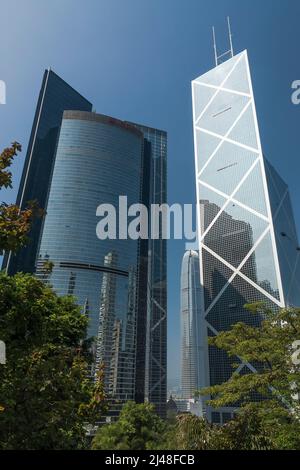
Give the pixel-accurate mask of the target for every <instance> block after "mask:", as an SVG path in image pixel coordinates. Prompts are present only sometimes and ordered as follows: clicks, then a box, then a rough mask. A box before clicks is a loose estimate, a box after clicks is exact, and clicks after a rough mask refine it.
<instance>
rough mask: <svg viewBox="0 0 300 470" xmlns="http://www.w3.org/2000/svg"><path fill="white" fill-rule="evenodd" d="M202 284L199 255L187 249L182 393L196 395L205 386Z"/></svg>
mask: <svg viewBox="0 0 300 470" xmlns="http://www.w3.org/2000/svg"><path fill="white" fill-rule="evenodd" d="M201 293H202V292H201V287H200V265H199V255H198V253H197V252H196V251H191V250H190V251H186V252H185V254H184V256H183V259H182V267H181V310H180V323H181V393H182V397H183V398H185V399H187V400H188V399H190V398H193V397H194V393H195V391H196V390H199V388H200V385H201V373H202V363H201V359H202V354H201V351H202V348H203V334H202V331H201V328H202V325H201V312H202V309H201Z"/></svg>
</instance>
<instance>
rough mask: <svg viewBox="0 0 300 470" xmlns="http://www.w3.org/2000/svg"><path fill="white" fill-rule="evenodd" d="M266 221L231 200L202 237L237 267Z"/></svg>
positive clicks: (212, 248) (266, 224)
mask: <svg viewBox="0 0 300 470" xmlns="http://www.w3.org/2000/svg"><path fill="white" fill-rule="evenodd" d="M267 226H268V222H266V221H265V220H263V219H261V218H260V217H257V216H256V215H254V214H252V213H251V212H249V211H248V210H246V209H243V208H242V207H240V206H239V205H237V204H235V203H233V202H232V201H231V202H229V204H228V205H227V206H226V207H225V209H224V210H223V212H222V213H221V215H220V216H219V217H218V219H217V220H216V221H215V223H214V224H213V226H212V227H211V229H210V230H209V232H208V234H207V235H206V236H205V238H204V244H205V245H206V246H207V247H208V248H210V249H211V250H213V251H214V252H215V253H217V254H218V255H219V256H221V258H223V259H224V260H225V261H227V262H228V263H230V264H231V265H232V266H234V267H235V268H238V267H239V265H240V264H241V263H242V261H243V260H244V259H245V257H246V256H247V254H248V253H249V251H250V250H251V249H252V247H253V245H254V244H255V243H256V241H257V240H258V238H259V237H260V236H261V235H262V234H263V232H264V231H265V230H266V228H267Z"/></svg>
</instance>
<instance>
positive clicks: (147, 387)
mask: <svg viewBox="0 0 300 470" xmlns="http://www.w3.org/2000/svg"><path fill="white" fill-rule="evenodd" d="M133 125H134V126H136V127H137V128H138V129H139V130H140V131H141V132H142V133H143V136H144V146H143V155H144V156H143V164H142V165H143V171H142V181H141V184H142V190H141V202H142V203H143V204H144V205H145V206H146V207H148V213H149V214H150V206H151V204H159V205H161V204H165V203H166V202H167V134H166V132H164V131H161V130H159V129H153V128H151V127H147V126H142V125H139V124H133ZM159 230H160V236H161V235H162V227H159ZM139 245H140V261H139V262H140V276H139V278H140V279H139V319H140V320H139V322H138V330H137V341H138V343H137V376H136V401H137V402H140V401H143V396H144V397H145V398H146V400H147V401H149V402H151V403H153V404H155V407H156V410H157V411H158V413H159V414H160V415H161V416H163V417H164V416H165V415H166V401H167V241H166V240H164V239H163V238H162V237H160V238H159V239H153V240H152V239H150V238H149V239H148V240H140V242H139ZM145 293H147V295H146V296H145ZM144 337H146V350H145V344H144V339H143V338H144ZM144 376H145V381H144V378H143V377H144Z"/></svg>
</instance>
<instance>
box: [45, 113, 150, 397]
mask: <svg viewBox="0 0 300 470" xmlns="http://www.w3.org/2000/svg"><path fill="white" fill-rule="evenodd" d="M143 140H144V139H143V134H142V132H141V131H139V130H138V129H137V128H136V127H134V126H131V125H129V124H127V123H124V122H122V121H119V120H117V119H113V118H110V117H107V116H103V115H99V114H95V113H90V112H82V111H65V112H64V115H63V120H62V125H61V130H60V136H59V141H58V146H57V152H56V161H55V166H54V170H53V176H52V184H51V189H50V193H49V197H48V207H47V215H46V218H45V222H44V227H43V234H42V238H41V243H40V249H39V257H38V261H37V276H39V277H40V278H42V279H43V280H46V281H47V282H49V283H50V284H51V285H52V286H53V288H54V289H55V291H56V292H57V293H58V294H59V295H66V294H70V295H73V296H74V297H75V298H76V300H77V302H78V304H79V305H80V306H81V307H82V311H83V313H85V314H86V315H87V316H88V318H89V330H88V335H89V336H90V337H94V338H97V341H96V343H97V347H96V362H97V363H100V362H103V363H104V365H105V384H106V390H107V391H108V392H109V395H110V396H111V397H113V398H116V399H118V400H128V399H134V379H135V353H136V316H137V305H136V281H135V280H136V277H137V274H138V262H139V260H138V249H139V247H138V243H137V242H136V241H135V240H130V239H125V240H123V239H119V238H117V239H115V240H112V239H106V240H99V239H98V238H97V236H96V226H97V223H98V222H99V220H100V219H99V217H97V216H96V210H97V207H98V206H99V205H100V204H101V203H105V204H112V205H113V206H114V207H115V208H116V218H117V217H118V210H117V209H118V207H119V195H126V196H127V201H128V206H129V205H131V204H134V203H136V202H138V201H139V200H140V174H141V164H142V149H143ZM117 230H118V223H117ZM47 259H50V260H51V261H52V262H53V263H54V268H53V270H52V272H51V273H50V274H47V275H46V276H47V279H45V273H44V272H43V263H44V260H47Z"/></svg>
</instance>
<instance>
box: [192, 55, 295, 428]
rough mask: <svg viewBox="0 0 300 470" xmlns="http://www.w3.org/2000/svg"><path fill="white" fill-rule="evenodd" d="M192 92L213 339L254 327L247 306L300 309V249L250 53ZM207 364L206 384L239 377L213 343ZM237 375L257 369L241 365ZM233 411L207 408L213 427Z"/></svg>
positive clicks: (207, 314)
mask: <svg viewBox="0 0 300 470" xmlns="http://www.w3.org/2000/svg"><path fill="white" fill-rule="evenodd" d="M192 94H193V123H194V144H195V169H196V185H197V216H198V234H199V255H200V281H201V285H202V289H203V305H202V309H203V325H202V328H203V329H204V330H205V332H206V342H207V338H208V337H210V336H215V335H217V334H218V332H220V331H223V330H227V329H229V328H230V327H231V325H233V324H234V323H236V322H239V321H243V322H246V323H248V324H251V325H254V324H255V322H257V321H258V320H257V318H255V317H253V315H252V314H250V313H248V312H247V310H245V308H244V305H245V304H246V303H250V302H255V301H265V302H266V303H267V304H268V305H269V306H271V307H272V308H274V309H277V308H279V307H284V306H286V305H300V283H299V281H300V276H299V274H300V271H299V268H300V263H299V261H300V260H299V254H300V251H299V246H298V239H297V233H296V229H295V223H294V218H293V213H292V208H291V204H290V198H289V193H288V188H287V186H286V184H285V183H284V182H283V181H282V179H281V177H280V176H279V175H278V173H277V172H276V171H275V170H274V168H273V167H272V166H271V165H270V163H269V162H268V161H267V160H266V159H265V158H264V156H263V153H262V148H261V142H260V135H259V129H258V122H257V115H256V109H255V102H254V95H253V90H252V82H251V77H250V70H249V62H248V55H247V51H244V52H242V53H240V54H238V55H236V56H234V57H232V58H231V59H229V60H227V61H226V62H224V63H222V64H220V65H218V66H216V67H215V68H214V69H212V70H211V71H209V72H208V73H206V74H204V75H202V76H200V77H199V78H197V79H195V80H194V81H193V82H192ZM202 362H203V368H204V374H205V375H204V377H203V383H202V386H207V385H214V384H218V383H222V382H224V381H226V380H228V379H229V378H230V376H231V374H232V372H233V368H232V361H230V360H229V358H228V357H227V356H226V354H225V353H224V352H223V351H222V350H219V349H217V348H215V347H212V346H208V345H207V344H206V348H205V350H204V352H203V357H202ZM233 362H234V363H237V362H238V359H237V358H236V359H235V360H234V361H233ZM235 370H236V371H238V372H240V373H241V374H243V373H250V372H255V367H254V365H253V364H248V363H247V364H245V363H240V364H239V365H238V367H237V368H236V369H235ZM232 412H233V409H230V408H225V409H222V410H211V409H209V408H207V416H208V418H209V419H210V420H211V421H213V422H225V421H226V420H227V419H228V418H230V416H231V413H232Z"/></svg>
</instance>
